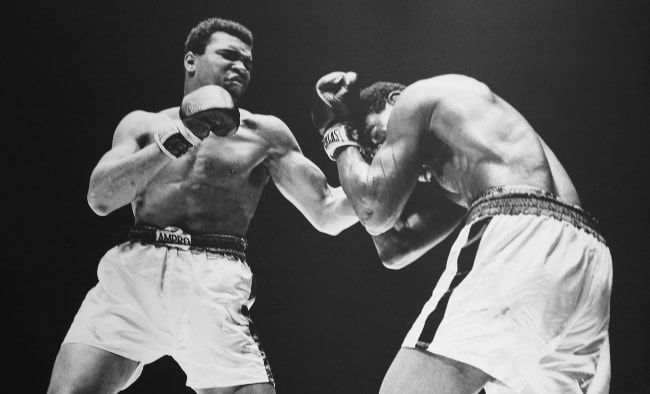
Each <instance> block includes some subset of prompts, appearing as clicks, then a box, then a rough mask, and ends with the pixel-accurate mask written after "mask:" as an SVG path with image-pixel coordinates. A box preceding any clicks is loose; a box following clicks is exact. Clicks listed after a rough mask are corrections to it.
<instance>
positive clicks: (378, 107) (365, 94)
mask: <svg viewBox="0 0 650 394" xmlns="http://www.w3.org/2000/svg"><path fill="white" fill-rule="evenodd" d="M404 88H406V85H403V84H401V83H397V82H386V81H379V82H375V83H373V84H372V85H370V86H368V87H366V88H364V89H363V90H361V94H360V99H361V111H362V113H363V114H365V115H368V114H373V113H375V114H376V113H380V112H381V111H383V110H384V108H386V103H388V102H389V101H390V97H389V96H390V94H391V93H393V92H395V91H397V92H401V91H402V90H404Z"/></svg>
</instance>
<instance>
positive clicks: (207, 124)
mask: <svg viewBox="0 0 650 394" xmlns="http://www.w3.org/2000/svg"><path fill="white" fill-rule="evenodd" d="M179 115H180V118H181V121H180V122H177V124H176V128H166V129H161V130H158V131H157V132H156V133H155V140H156V142H157V143H158V145H159V146H160V149H161V150H162V151H163V152H164V153H165V154H167V155H168V156H170V157H173V158H176V157H180V156H182V155H183V154H185V153H186V152H187V151H188V150H190V149H191V148H192V147H194V146H196V145H198V144H199V143H200V142H201V141H202V140H203V139H204V138H206V137H207V136H208V135H210V132H212V133H214V134H215V135H218V136H220V137H227V136H230V135H232V134H234V133H236V132H237V129H238V128H239V122H240V119H239V110H238V109H237V108H236V107H235V104H234V102H233V99H232V97H231V96H230V93H228V91H227V90H225V89H224V88H222V87H220V86H217V85H207V86H203V87H201V88H199V89H196V90H194V91H193V92H191V93H188V94H187V95H185V97H183V101H182V103H181V107H180V110H179Z"/></svg>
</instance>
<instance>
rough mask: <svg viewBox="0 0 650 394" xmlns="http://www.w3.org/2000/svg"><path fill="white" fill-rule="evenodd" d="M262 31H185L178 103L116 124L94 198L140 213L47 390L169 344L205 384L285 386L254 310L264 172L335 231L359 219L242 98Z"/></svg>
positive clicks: (86, 387)
mask: <svg viewBox="0 0 650 394" xmlns="http://www.w3.org/2000/svg"><path fill="white" fill-rule="evenodd" d="M252 42H253V40H252V34H251V33H250V31H249V30H248V29H247V28H245V27H244V26H242V25H240V24H238V23H236V22H233V21H228V20H223V19H218V18H211V19H208V20H205V21H203V22H201V23H200V24H199V25H198V26H197V27H195V28H194V29H192V31H191V33H190V35H189V36H188V39H187V42H186V51H185V55H184V68H185V81H184V97H183V99H182V102H181V105H180V107H173V108H169V109H165V110H162V111H160V112H156V113H152V112H145V111H134V112H131V113H129V114H127V115H126V116H125V117H124V118H123V119H122V121H121V122H120V123H119V124H118V126H117V128H116V130H115V133H114V136H113V144H112V147H111V148H110V150H108V152H106V153H105V154H104V155H103V157H102V158H101V159H100V160H99V162H98V163H97V165H96V167H95V169H94V170H93V172H92V174H91V177H90V185H89V189H88V203H89V204H90V207H91V208H92V209H93V211H95V212H96V213H97V214H98V215H102V216H103V215H108V214H110V213H111V212H113V211H115V210H116V209H118V208H121V207H123V206H125V205H128V204H130V205H131V208H132V210H133V214H134V218H135V224H134V226H133V228H132V229H131V231H130V232H129V234H128V240H126V241H125V242H123V243H121V244H119V245H117V246H115V247H114V248H112V249H111V250H109V251H108V252H107V253H106V254H105V255H104V257H103V258H102V259H101V261H100V263H99V267H98V270H97V272H98V278H99V281H98V284H97V285H96V286H95V287H94V288H93V289H91V290H90V291H89V292H88V294H87V295H86V298H85V299H84V301H83V303H82V305H81V307H80V308H79V311H78V312H77V314H76V316H75V318H74V321H73V322H72V325H71V327H70V329H69V331H68V333H67V335H66V337H65V339H64V340H63V344H62V345H61V348H60V350H59V353H58V355H57V357H56V361H55V363H54V368H53V372H52V377H51V380H50V385H49V389H48V392H49V393H64V392H65V393H69V392H98V393H115V392H118V391H120V390H123V389H124V388H126V387H128V386H129V385H130V384H131V383H132V382H133V381H134V380H135V379H137V377H138V376H139V374H140V372H141V371H142V368H143V366H144V365H146V364H149V363H151V362H154V361H155V360H157V359H158V358H160V357H162V356H165V355H169V356H171V357H173V358H174V360H176V362H177V363H178V365H179V366H180V367H181V368H182V369H183V371H184V372H185V373H186V375H187V385H188V386H190V387H192V388H193V389H194V390H196V391H197V392H200V393H244V392H245V393H274V392H275V387H274V381H273V377H272V375H271V370H270V368H269V365H268V363H267V360H266V357H265V354H264V352H263V350H262V348H261V346H260V344H259V341H258V337H257V335H256V334H255V330H254V327H253V324H252V321H251V319H250V315H249V310H250V308H251V307H252V305H253V301H254V298H255V295H254V292H253V274H252V272H251V270H250V267H249V266H248V264H247V262H246V247H247V242H246V239H245V236H246V233H247V230H248V227H249V225H250V222H251V219H252V217H253V215H254V213H255V211H256V209H257V206H258V203H259V200H260V198H261V195H262V191H263V189H264V186H265V185H266V184H267V183H268V181H269V180H272V181H273V182H274V184H275V185H276V186H277V188H278V189H279V191H280V192H281V194H282V195H283V196H285V197H286V198H287V199H288V200H289V201H290V202H291V203H292V204H293V205H294V206H295V207H296V208H297V209H298V210H299V211H300V212H301V213H302V214H303V215H304V216H305V217H306V218H307V219H308V220H309V222H310V223H312V224H313V225H314V227H315V228H316V229H317V230H319V231H322V232H324V233H327V234H330V235H335V234H338V233H339V232H341V231H342V230H343V229H345V228H347V227H349V226H351V225H353V224H354V223H356V222H357V221H358V219H357V218H356V216H355V215H354V211H353V210H352V207H351V205H350V204H349V202H348V201H347V199H346V198H345V195H344V194H343V192H342V190H341V188H340V187H339V188H333V187H331V186H329V185H328V184H327V180H326V178H325V175H324V174H323V173H322V172H321V171H320V170H319V169H318V167H316V166H315V165H314V164H313V163H312V162H311V161H309V160H308V159H307V158H306V157H305V156H303V154H302V152H301V150H300V147H299V146H298V143H297V141H296V139H295V138H294V136H293V135H292V134H291V131H290V130H289V128H288V127H287V125H286V124H285V123H284V122H283V121H281V120H280V119H278V118H276V117H274V116H269V115H260V114H254V113H251V112H249V111H247V110H244V109H242V108H238V107H237V103H238V101H239V99H240V97H241V96H242V94H243V93H244V91H245V90H246V87H247V86H248V83H249V81H250V74H251V67H252ZM125 235H126V234H125Z"/></svg>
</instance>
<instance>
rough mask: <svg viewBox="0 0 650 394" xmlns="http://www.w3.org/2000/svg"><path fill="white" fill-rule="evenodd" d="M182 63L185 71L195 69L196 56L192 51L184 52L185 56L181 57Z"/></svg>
mask: <svg viewBox="0 0 650 394" xmlns="http://www.w3.org/2000/svg"><path fill="white" fill-rule="evenodd" d="M183 65H184V66H185V71H187V72H191V73H192V72H194V71H196V56H194V52H192V51H189V52H187V53H186V54H185V57H184V58H183Z"/></svg>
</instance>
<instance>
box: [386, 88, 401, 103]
mask: <svg viewBox="0 0 650 394" xmlns="http://www.w3.org/2000/svg"><path fill="white" fill-rule="evenodd" d="M400 93H402V91H401V90H393V91H392V92H390V93H388V104H390V105H395V102H396V101H397V99H398V98H399V95H400Z"/></svg>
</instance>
